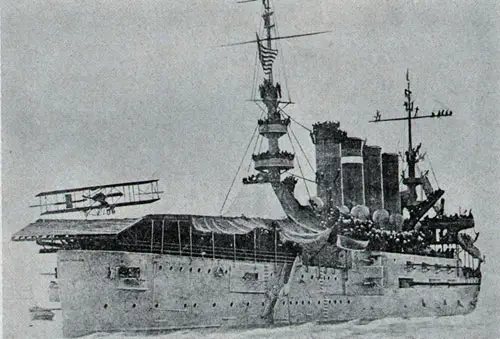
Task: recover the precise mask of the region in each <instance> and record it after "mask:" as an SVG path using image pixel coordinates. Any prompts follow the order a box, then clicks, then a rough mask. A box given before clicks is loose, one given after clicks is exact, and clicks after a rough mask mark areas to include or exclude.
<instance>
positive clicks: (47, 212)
mask: <svg viewBox="0 0 500 339" xmlns="http://www.w3.org/2000/svg"><path fill="white" fill-rule="evenodd" d="M158 200H160V198H154V199H146V200H140V201H129V202H120V203H117V204H110V205H109V208H115V207H124V206H133V205H142V204H150V203H153V202H155V201H158ZM104 208H108V207H104ZM100 209H103V206H101V205H96V206H88V207H76V208H66V209H61V210H53V211H45V212H42V213H41V215H46V214H59V213H71V212H88V211H92V210H100Z"/></svg>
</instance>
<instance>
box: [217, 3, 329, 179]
mask: <svg viewBox="0 0 500 339" xmlns="http://www.w3.org/2000/svg"><path fill="white" fill-rule="evenodd" d="M254 1H256V0H242V1H238V2H239V3H246V2H254ZM262 4H263V6H264V12H263V13H262V19H263V20H264V36H263V37H262V38H259V35H258V34H257V37H256V39H255V40H250V41H243V42H238V43H232V44H227V45H222V46H221V47H228V46H236V45H244V44H250V43H252V44H253V43H257V49H258V56H259V61H260V64H261V66H262V69H263V71H264V74H265V77H264V79H263V82H262V83H261V84H260V85H259V94H260V99H258V98H252V100H251V101H256V102H262V103H264V105H265V106H266V108H267V110H266V111H267V117H266V119H265V120H259V121H258V123H259V126H258V127H259V134H260V135H262V136H263V137H264V138H266V139H268V150H267V151H265V152H262V153H259V154H253V156H252V158H253V160H254V163H255V169H256V170H257V171H259V174H258V175H257V176H255V175H252V176H250V177H248V178H244V179H243V183H245V184H257V183H265V182H270V183H272V184H275V183H279V182H280V176H281V174H282V173H283V172H285V171H288V170H291V169H293V168H294V164H293V162H294V158H295V155H294V154H292V153H289V152H287V151H281V150H280V147H279V142H278V139H279V138H280V137H282V136H283V135H285V134H287V133H288V125H289V124H290V118H289V117H287V118H282V116H281V114H280V111H282V110H283V109H284V108H285V107H286V106H287V105H289V104H292V102H290V101H282V96H281V93H282V90H281V85H280V84H279V83H278V82H275V81H276V79H275V78H274V76H273V62H274V60H275V59H276V57H277V55H278V50H277V49H275V47H273V43H272V42H273V41H275V40H282V39H295V38H300V37H305V36H311V35H318V34H324V33H329V32H331V31H320V32H312V33H302V34H293V35H286V36H273V35H272V32H273V28H274V26H275V25H274V23H273V21H272V17H273V11H272V8H271V1H270V0H262ZM280 104H283V107H280V106H279V105H280Z"/></svg>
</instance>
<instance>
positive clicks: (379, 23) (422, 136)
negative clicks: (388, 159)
mask: <svg viewBox="0 0 500 339" xmlns="http://www.w3.org/2000/svg"><path fill="white" fill-rule="evenodd" d="M274 10H275V14H276V15H275V17H276V19H277V27H278V31H279V33H280V34H281V35H291V34H300V33H308V32H314V31H325V30H329V31H331V32H330V33H327V34H322V35H316V36H311V37H307V38H300V39H293V40H282V41H280V43H279V45H278V49H279V53H280V54H279V55H280V57H279V58H278V60H277V61H276V65H275V67H276V70H277V78H278V80H279V81H280V82H281V84H282V87H284V88H285V89H284V91H286V92H287V93H288V92H289V93H290V98H291V100H292V101H294V102H295V105H292V106H290V107H289V108H287V110H286V112H287V113H288V114H290V115H291V116H292V117H293V118H294V119H295V120H297V121H298V122H300V123H302V124H303V125H305V126H306V127H309V128H310V126H311V125H312V124H313V123H315V122H317V121H326V120H338V121H340V123H341V127H342V128H344V129H345V130H346V131H347V132H348V134H349V135H351V136H355V137H361V138H363V139H366V140H367V143H368V144H370V145H379V146H381V147H383V150H384V151H386V152H398V151H402V150H403V149H404V147H406V136H405V135H406V134H405V133H406V129H405V128H406V127H405V126H404V124H402V123H397V122H392V123H385V124H370V123H368V121H369V120H371V119H372V116H373V115H374V114H375V112H376V110H380V112H381V114H382V117H383V118H389V117H397V116H401V115H402V114H404V107H403V102H404V88H405V87H406V79H405V74H406V71H407V69H409V72H410V78H411V80H412V89H413V94H414V100H415V105H417V106H419V108H420V112H421V113H430V112H432V111H437V110H440V109H449V110H452V111H453V117H451V118H447V119H440V120H431V119H428V120H425V119H422V120H419V121H418V122H417V123H416V124H415V126H414V140H415V142H416V143H417V142H420V141H421V142H422V143H423V146H422V150H423V151H424V152H427V156H426V161H425V163H424V164H422V166H423V167H425V166H428V165H429V162H430V164H431V165H432V168H433V170H434V172H435V173H436V177H437V181H438V183H439V187H440V188H442V189H444V190H445V191H446V192H447V193H446V197H447V199H446V200H447V208H448V211H449V212H450V213H455V212H457V211H458V208H459V207H461V208H462V209H470V208H472V210H473V213H474V215H475V217H476V224H477V229H478V230H479V231H480V232H481V234H482V236H481V237H480V239H479V245H480V246H481V245H484V246H483V247H484V248H485V250H484V251H485V252H486V255H487V256H493V255H494V254H495V253H498V250H496V247H497V246H496V244H497V243H498V241H500V232H499V230H498V227H497V225H496V220H498V218H499V217H500V213H499V211H498V206H497V199H498V193H497V192H498V189H497V187H498V185H499V184H500V180H499V176H498V173H497V167H498V165H499V155H500V144H499V141H498V135H500V121H499V118H498V93H499V79H500V77H499V69H498V65H499V64H500V60H499V56H500V51H499V44H498V37H499V36H500V34H499V25H498V21H497V18H498V16H499V14H500V6H499V5H498V4H497V3H496V1H416V0H412V1H404V2H396V1H367V0H364V1H339V0H330V1H315V2H311V1H282V0H277V1H275V3H274ZM261 12H262V5H261V2H260V1H257V2H251V3H245V4H238V3H236V2H235V1H222V0H217V1H215V0H205V1H173V2H172V1H152V0H142V1H138V0H134V1H127V0H120V1H115V0H110V1H94V0H88V1H71V0H50V1H32V0H31V1H24V0H18V1H11V0H7V1H6V2H5V4H4V8H3V10H2V46H1V47H2V117H1V119H2V121H1V122H2V135H1V136H2V196H3V198H2V225H3V239H4V255H5V256H8V255H10V254H11V253H13V252H15V251H19V248H20V247H19V246H20V245H19V244H13V243H12V242H10V241H9V239H10V237H11V235H12V234H13V233H14V232H16V231H17V230H19V229H21V228H22V227H24V226H26V225H27V224H29V223H30V222H33V221H35V220H36V219H37V218H39V213H38V210H36V209H30V208H28V206H29V205H31V204H33V203H34V202H36V201H35V200H34V196H35V194H37V193H39V192H41V191H47V190H53V189H62V188H71V187H79V186H88V185H98V184H108V183H115V182H123V181H129V180H130V181H134V180H145V179H150V178H151V179H153V178H155V179H156V178H157V179H160V187H161V189H162V190H163V191H164V194H163V196H162V199H161V200H160V201H159V202H157V203H155V204H152V205H144V206H141V207H138V208H130V209H127V210H125V209H124V210H122V211H118V212H117V214H116V215H115V216H116V217H128V216H134V215H135V216H141V215H144V214H151V213H193V214H217V213H218V212H219V210H220V207H221V205H222V203H223V201H224V197H225V195H226V193H227V191H228V188H229V186H230V184H231V182H232V180H233V177H234V176H235V173H236V171H237V168H238V165H239V163H240V161H241V159H242V156H243V153H244V151H245V148H246V146H247V144H248V142H249V140H250V137H251V135H252V132H253V130H254V128H255V124H256V120H257V119H258V118H259V117H260V114H261V111H260V109H259V107H257V106H256V105H255V104H254V103H252V102H249V101H247V100H248V99H250V94H251V93H252V86H253V83H254V81H253V79H254V71H255V67H254V66H255V64H256V63H255V61H256V59H255V55H256V48H255V47H256V46H255V44H248V45H241V46H234V47H220V45H222V44H228V43H233V42H241V41H247V40H251V39H253V38H254V37H255V33H256V32H259V29H260V28H259V27H260V25H261V23H260V21H261V18H260V13H261ZM259 71H260V73H259V74H258V79H261V78H262V77H263V74H262V70H260V69H259ZM292 128H293V131H294V133H295V134H296V136H297V138H298V139H299V140H300V142H301V144H302V147H303V148H304V150H305V152H306V154H308V157H309V160H310V161H312V162H314V147H313V145H312V144H311V142H310V139H309V132H308V131H307V130H306V129H304V128H302V127H300V126H298V125H297V124H292ZM283 145H284V148H287V143H286V142H283ZM295 147H296V148H297V146H295ZM288 150H291V149H290V148H289V146H288ZM296 152H297V153H298V154H299V155H298V157H299V160H300V162H301V165H302V167H303V169H304V174H305V176H306V177H308V178H313V177H314V174H313V171H312V170H311V169H309V168H308V166H307V162H306V160H305V159H304V157H303V156H302V155H301V154H300V153H301V152H300V151H299V149H296ZM249 159H250V155H249V154H247V155H246V159H245V161H244V166H243V171H242V172H241V173H240V174H239V177H238V178H240V179H241V177H243V176H245V175H246V172H247V168H248V164H249ZM295 173H297V174H300V173H299V172H297V171H296V172H295ZM249 174H252V172H251V171H250V173H249ZM240 179H238V180H237V182H240V181H241V180H240ZM236 186H237V187H235V189H234V191H235V192H237V191H238V190H239V189H240V188H239V185H236ZM310 189H311V190H314V189H313V187H310ZM298 193H299V194H300V196H299V199H301V200H304V199H307V197H306V195H305V190H304V188H303V187H299V188H298ZM235 194H236V193H235ZM73 217H81V216H77V215H76V216H73ZM495 251H497V252H495ZM492 265H494V264H493V263H492ZM490 267H491V266H490ZM490 269H491V268H490ZM494 271H495V274H498V272H499V271H498V270H497V269H495V270H494Z"/></svg>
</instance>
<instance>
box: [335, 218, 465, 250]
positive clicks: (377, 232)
mask: <svg viewBox="0 0 500 339" xmlns="http://www.w3.org/2000/svg"><path fill="white" fill-rule="evenodd" d="M340 233H341V234H342V235H345V236H348V237H350V238H352V239H357V240H362V241H367V240H368V247H367V248H368V249H370V250H375V251H387V252H397V253H408V254H418V255H428V256H439V257H445V258H453V257H454V256H455V249H453V248H446V249H444V248H438V249H437V250H436V249H433V248H432V247H431V246H430V245H435V244H450V243H456V234H454V233H452V232H446V230H445V231H444V232H443V230H441V231H440V234H439V235H440V237H439V238H438V239H437V238H436V233H435V231H434V230H432V229H430V228H427V227H425V228H424V227H420V228H418V227H417V228H416V229H414V230H410V231H395V230H388V229H381V228H378V227H377V225H376V224H375V223H373V222H372V221H369V220H366V221H363V220H359V219H354V218H342V220H341V230H340Z"/></svg>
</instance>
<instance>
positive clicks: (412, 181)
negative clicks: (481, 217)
mask: <svg viewBox="0 0 500 339" xmlns="http://www.w3.org/2000/svg"><path fill="white" fill-rule="evenodd" d="M406 82H407V87H406V88H405V98H406V101H405V102H404V106H405V111H406V113H407V116H406V117H404V118H390V119H382V117H381V114H380V112H379V111H377V114H376V115H375V117H374V120H372V121H370V122H383V121H398V120H406V121H408V150H407V151H406V152H405V158H406V162H407V164H408V176H407V177H404V178H403V183H404V184H405V185H406V186H407V187H408V190H409V202H408V205H410V206H411V205H415V204H417V186H418V185H422V184H423V180H422V178H421V177H417V175H416V165H417V163H418V162H419V161H420V160H421V158H422V157H421V156H420V153H419V152H420V147H421V144H419V145H418V146H417V147H413V140H412V137H413V136H412V122H413V120H415V119H424V118H441V117H449V116H451V115H452V114H453V112H452V111H448V110H446V111H445V110H440V111H439V112H438V113H437V114H436V113H435V112H432V114H428V115H418V112H419V108H418V107H415V109H414V102H413V100H412V96H411V95H412V91H411V87H410V75H409V71H408V70H407V71H406ZM413 112H415V114H413Z"/></svg>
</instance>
